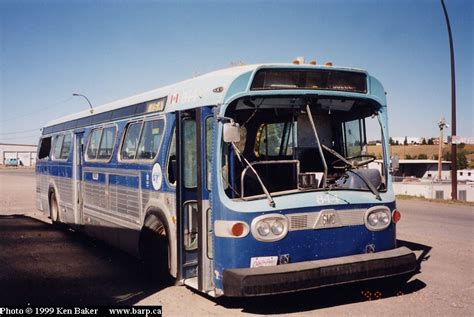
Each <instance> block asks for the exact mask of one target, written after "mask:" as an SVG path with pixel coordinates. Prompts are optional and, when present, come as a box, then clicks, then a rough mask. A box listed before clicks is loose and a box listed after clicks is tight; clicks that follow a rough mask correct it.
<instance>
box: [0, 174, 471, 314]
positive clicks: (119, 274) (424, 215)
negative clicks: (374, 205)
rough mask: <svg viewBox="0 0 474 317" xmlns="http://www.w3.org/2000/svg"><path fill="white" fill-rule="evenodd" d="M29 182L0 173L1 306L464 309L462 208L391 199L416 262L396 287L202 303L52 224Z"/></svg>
mask: <svg viewBox="0 0 474 317" xmlns="http://www.w3.org/2000/svg"><path fill="white" fill-rule="evenodd" d="M16 173H18V174H16ZM7 185H8V186H7ZM34 188H35V185H34V174H33V172H32V171H24V170H21V171H18V172H14V171H10V170H9V171H6V172H4V171H3V170H0V200H1V201H0V303H1V304H16V305H26V304H28V303H30V304H32V305H73V304H75V305H109V304H115V305H132V304H133V305H162V306H163V312H164V315H165V316H175V315H180V316H181V315H185V316H220V315H222V316H223V315H225V316H229V315H254V314H272V315H307V316H313V315H316V314H317V315H323V316H325V315H361V316H367V315H371V316H372V315H389V316H390V315H391V316H400V315H408V316H412V315H421V316H428V315H430V316H473V315H474V309H473V307H474V271H473V270H474V257H473V244H474V231H473V230H474V226H473V225H474V211H473V210H472V206H468V205H455V204H443V203H432V202H423V201H416V200H413V201H412V200H407V201H404V200H401V201H399V202H398V208H399V209H400V210H401V212H402V220H401V222H400V223H399V226H398V228H397V230H398V238H399V240H398V243H399V245H406V246H408V247H409V248H411V249H412V250H414V251H415V253H416V254H417V256H418V259H419V261H420V270H419V272H417V273H416V274H415V275H414V276H413V277H412V278H411V279H410V280H409V281H408V283H406V284H405V285H402V286H397V285H392V284H387V283H386V282H378V283H359V284H350V285H344V286H338V287H329V288H324V289H319V290H313V291H305V292H299V293H293V294H286V295H278V296H265V297H259V298H250V299H232V298H218V299H212V298H209V297H206V296H203V295H201V294H199V293H196V292H194V291H192V290H190V289H189V288H187V287H184V286H169V287H165V288H159V287H156V286H153V285H151V284H150V282H149V279H148V276H147V274H146V273H145V271H144V270H143V267H142V265H141V263H140V262H139V261H138V260H136V259H135V258H133V257H131V256H129V255H127V254H125V253H122V252H121V251H118V250H116V249H114V248H112V247H109V246H107V245H105V244H104V243H102V242H100V241H97V240H94V239H91V238H88V237H86V236H84V235H83V234H81V233H77V232H74V231H72V230H68V229H63V230H60V229H57V228H55V227H53V226H52V225H51V224H50V222H49V220H48V219H47V218H45V217H44V216H42V215H41V214H40V213H38V212H36V211H35V207H34ZM30 191H33V193H31V192H30Z"/></svg>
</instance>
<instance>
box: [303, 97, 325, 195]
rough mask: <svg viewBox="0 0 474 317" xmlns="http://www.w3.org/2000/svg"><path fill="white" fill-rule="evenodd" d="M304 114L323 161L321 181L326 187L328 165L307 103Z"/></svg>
mask: <svg viewBox="0 0 474 317" xmlns="http://www.w3.org/2000/svg"><path fill="white" fill-rule="evenodd" d="M306 114H307V115H308V119H309V122H310V123H311V127H312V128H313V133H314V137H315V138H316V142H317V143H318V150H319V155H320V156H321V161H322V162H323V165H324V175H323V180H322V183H323V188H326V179H327V177H328V165H327V164H326V158H325V157H324V154H323V149H322V148H321V142H319V136H318V131H316V125H315V124H314V121H313V115H312V113H311V109H309V104H307V105H306Z"/></svg>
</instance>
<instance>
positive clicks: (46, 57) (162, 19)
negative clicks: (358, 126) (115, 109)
mask: <svg viewBox="0 0 474 317" xmlns="http://www.w3.org/2000/svg"><path fill="white" fill-rule="evenodd" d="M445 2H446V6H447V9H448V13H449V17H450V20H451V27H452V31H453V38H454V49H455V59H456V85H457V89H456V92H457V134H458V135H461V136H473V135H474V132H473V124H472V122H473V108H474V107H473V90H474V85H473V74H474V72H473V70H474V68H473V53H474V52H473V47H474V45H473V39H474V36H473V30H474V28H473V21H474V4H473V3H474V1H470V0H445ZM297 56H304V57H305V58H306V60H307V61H309V60H311V59H316V60H317V61H318V63H324V62H326V61H332V62H333V63H334V65H336V66H347V67H354V68H361V69H365V70H367V71H368V72H369V73H371V74H372V75H374V76H376V77H377V78H378V79H379V80H380V81H381V82H382V83H383V85H384V87H385V90H386V91H387V98H388V107H389V108H388V109H389V110H388V113H389V131H390V135H391V136H394V137H397V136H412V137H416V136H421V137H432V136H437V135H438V133H439V130H438V126H437V123H438V121H439V119H440V118H441V117H443V116H444V117H446V121H447V122H448V124H450V122H451V79H450V59H449V58H450V57H449V42H448V33H447V28H446V22H445V18H444V14H443V10H442V7H441V4H440V1H435V0H420V1H404V0H401V1H400V0H398V1H391V0H385V1H382V0H359V1H355V0H337V1H329V0H328V1H322V0H321V1H316V0H313V1H174V2H172V1H144V0H138V1H131V0H128V1H111V0H110V1H86V0H81V1H78V0H72V1H59V0H54V1H53V0H47V1H40V0H39V1H33V0H29V1H21V0H20V1H18V0H17V1H10V0H0V71H1V73H0V142H1V143H21V144H36V143H37V141H38V137H39V135H40V130H39V129H40V128H41V127H43V126H44V125H45V124H46V123H47V122H48V121H50V120H53V119H55V118H58V117H61V116H64V115H67V114H71V113H74V112H78V111H82V110H85V109H88V104H87V102H86V101H85V100H84V99H82V98H78V97H72V93H80V94H84V95H86V96H87V97H88V98H89V99H90V100H91V102H92V104H93V105H94V106H98V105H101V104H104V103H107V102H110V101H114V100H117V99H121V98H125V97H128V96H131V95H135V94H138V93H141V92H144V91H148V90H152V89H155V88H158V87H161V86H164V85H167V84H172V83H175V82H178V81H181V80H185V79H188V78H191V77H194V76H197V75H200V74H204V73H207V72H210V71H214V70H217V69H222V68H226V67H230V66H231V65H232V64H236V63H245V64H254V63H272V62H278V63H281V62H291V61H292V60H293V59H294V58H295V57H297ZM447 133H448V134H451V131H450V129H448V130H447Z"/></svg>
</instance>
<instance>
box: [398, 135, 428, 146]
mask: <svg viewBox="0 0 474 317" xmlns="http://www.w3.org/2000/svg"><path fill="white" fill-rule="evenodd" d="M406 138H407V143H408V144H421V142H422V141H423V138H419V137H411V136H408V137H406ZM392 140H393V142H394V143H395V144H396V143H397V141H398V144H404V142H405V137H404V136H402V137H398V136H394V137H392Z"/></svg>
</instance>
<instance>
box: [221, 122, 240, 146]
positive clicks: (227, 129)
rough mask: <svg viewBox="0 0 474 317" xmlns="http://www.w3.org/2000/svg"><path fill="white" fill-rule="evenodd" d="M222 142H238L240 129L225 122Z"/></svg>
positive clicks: (233, 123) (236, 124)
mask: <svg viewBox="0 0 474 317" xmlns="http://www.w3.org/2000/svg"><path fill="white" fill-rule="evenodd" d="M223 137H224V142H226V143H232V142H239V141H240V127H239V124H238V123H235V122H226V123H224V135H223Z"/></svg>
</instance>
